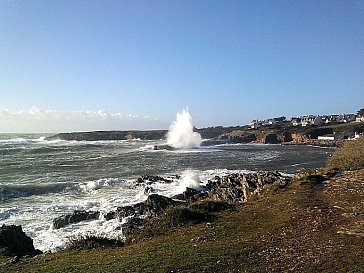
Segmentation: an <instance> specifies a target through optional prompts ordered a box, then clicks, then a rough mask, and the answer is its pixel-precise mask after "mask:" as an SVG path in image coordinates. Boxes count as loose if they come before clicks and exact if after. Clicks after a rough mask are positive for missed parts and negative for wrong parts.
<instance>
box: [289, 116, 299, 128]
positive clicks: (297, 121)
mask: <svg viewBox="0 0 364 273" xmlns="http://www.w3.org/2000/svg"><path fill="white" fill-rule="evenodd" d="M291 124H292V125H293V126H298V125H300V124H301V118H294V117H292V118H291Z"/></svg>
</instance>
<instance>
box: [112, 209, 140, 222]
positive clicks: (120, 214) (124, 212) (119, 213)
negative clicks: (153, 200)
mask: <svg viewBox="0 0 364 273" xmlns="http://www.w3.org/2000/svg"><path fill="white" fill-rule="evenodd" d="M135 214H136V209H135V208H134V206H125V207H118V208H117V209H116V219H118V220H119V221H120V222H121V220H123V218H125V217H129V216H134V215H135Z"/></svg>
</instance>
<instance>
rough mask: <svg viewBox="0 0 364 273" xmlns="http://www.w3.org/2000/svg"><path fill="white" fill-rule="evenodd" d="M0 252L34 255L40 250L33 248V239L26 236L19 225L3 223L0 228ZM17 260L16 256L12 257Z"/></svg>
mask: <svg viewBox="0 0 364 273" xmlns="http://www.w3.org/2000/svg"><path fill="white" fill-rule="evenodd" d="M0 253H1V254H5V255H11V256H14V255H16V257H17V256H25V255H30V256H35V255H38V254H41V253H42V251H40V250H38V249H35V248H34V245H33V240H32V239H31V238H30V237H28V236H27V235H26V234H25V233H24V231H23V229H22V227H21V226H15V225H10V226H7V225H3V226H2V227H1V228H0ZM13 260H14V261H16V262H17V261H18V260H19V257H18V258H15V257H14V258H13Z"/></svg>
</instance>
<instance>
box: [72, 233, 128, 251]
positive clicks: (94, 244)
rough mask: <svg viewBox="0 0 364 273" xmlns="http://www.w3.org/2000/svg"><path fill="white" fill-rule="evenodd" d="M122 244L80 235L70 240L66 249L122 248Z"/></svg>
mask: <svg viewBox="0 0 364 273" xmlns="http://www.w3.org/2000/svg"><path fill="white" fill-rule="evenodd" d="M123 245H124V242H123V241H122V240H119V239H109V238H105V237H98V236H90V235H81V236H77V237H74V238H71V239H70V242H69V244H68V246H67V249H71V250H85V249H93V248H104V247H119V246H123Z"/></svg>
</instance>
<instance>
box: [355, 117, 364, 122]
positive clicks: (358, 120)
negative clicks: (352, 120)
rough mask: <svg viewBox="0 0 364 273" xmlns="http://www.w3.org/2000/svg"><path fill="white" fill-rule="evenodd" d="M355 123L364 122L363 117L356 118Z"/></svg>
mask: <svg viewBox="0 0 364 273" xmlns="http://www.w3.org/2000/svg"><path fill="white" fill-rule="evenodd" d="M356 121H357V122H364V116H357V117H356Z"/></svg>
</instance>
